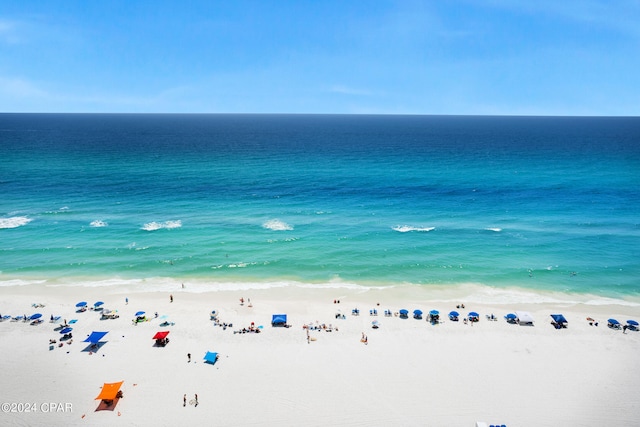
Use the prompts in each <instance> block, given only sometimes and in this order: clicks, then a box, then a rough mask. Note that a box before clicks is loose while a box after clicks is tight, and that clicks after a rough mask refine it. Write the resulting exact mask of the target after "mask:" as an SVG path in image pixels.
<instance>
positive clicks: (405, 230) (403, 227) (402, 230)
mask: <svg viewBox="0 0 640 427" xmlns="http://www.w3.org/2000/svg"><path fill="white" fill-rule="evenodd" d="M392 228H393V230H395V231H398V232H400V233H408V232H410V231H421V232H428V231H433V230H435V229H436V228H435V227H413V226H410V225H396V226H395V227H392Z"/></svg>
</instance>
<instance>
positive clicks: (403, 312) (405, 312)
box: [400, 308, 409, 315]
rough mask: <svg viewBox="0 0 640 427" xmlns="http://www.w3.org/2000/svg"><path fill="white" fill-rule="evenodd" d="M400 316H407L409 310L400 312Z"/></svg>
mask: <svg viewBox="0 0 640 427" xmlns="http://www.w3.org/2000/svg"><path fill="white" fill-rule="evenodd" d="M400 314H403V315H407V314H409V310H405V309H404V308H403V309H402V310H400Z"/></svg>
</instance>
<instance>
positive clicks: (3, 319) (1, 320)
mask: <svg viewBox="0 0 640 427" xmlns="http://www.w3.org/2000/svg"><path fill="white" fill-rule="evenodd" d="M7 319H11V316H9V315H8V314H5V315H4V316H2V317H0V322H4V321H5V320H7Z"/></svg>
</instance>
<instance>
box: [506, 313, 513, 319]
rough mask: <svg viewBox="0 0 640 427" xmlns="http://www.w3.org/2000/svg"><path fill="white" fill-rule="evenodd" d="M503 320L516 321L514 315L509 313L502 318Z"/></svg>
mask: <svg viewBox="0 0 640 427" xmlns="http://www.w3.org/2000/svg"><path fill="white" fill-rule="evenodd" d="M504 318H505V319H509V320H516V315H515V314H513V313H509V314H507V315H506V316H504Z"/></svg>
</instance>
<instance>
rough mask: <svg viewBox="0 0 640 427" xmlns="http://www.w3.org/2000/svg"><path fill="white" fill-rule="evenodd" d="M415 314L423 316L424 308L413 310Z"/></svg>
mask: <svg viewBox="0 0 640 427" xmlns="http://www.w3.org/2000/svg"><path fill="white" fill-rule="evenodd" d="M413 314H415V315H416V316H421V315H422V310H413Z"/></svg>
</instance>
